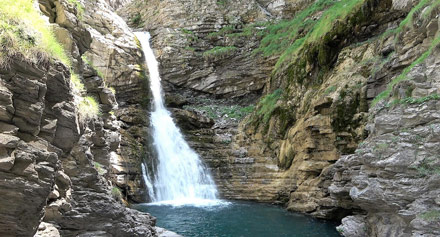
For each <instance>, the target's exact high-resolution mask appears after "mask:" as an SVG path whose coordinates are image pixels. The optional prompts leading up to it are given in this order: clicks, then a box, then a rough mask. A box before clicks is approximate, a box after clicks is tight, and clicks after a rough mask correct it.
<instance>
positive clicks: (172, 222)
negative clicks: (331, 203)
mask: <svg viewBox="0 0 440 237" xmlns="http://www.w3.org/2000/svg"><path fill="white" fill-rule="evenodd" d="M135 208H136V209H138V210H140V211H143V212H148V213H151V214H152V215H154V216H155V217H157V226H160V227H163V228H166V229H169V230H171V231H174V232H176V233H179V234H181V235H184V236H187V237H196V236H200V237H202V236H203V237H211V236H217V237H259V236H261V237H269V236H274V237H278V236H289V237H290V236H297V237H302V236H310V237H333V236H340V235H339V234H338V232H337V231H336V229H335V227H336V223H333V222H328V221H322V220H317V219H314V218H311V217H309V216H305V215H302V214H297V213H291V212H287V211H286V210H284V209H282V208H280V207H277V206H272V205H268V204H258V203H251V202H238V201H229V202H223V203H220V204H216V205H213V206H212V205H208V206H204V207H200V206H199V207H194V206H187V205H183V206H172V205H167V204H166V203H165V204H164V203H162V204H153V205H151V204H140V205H137V206H136V207H135Z"/></svg>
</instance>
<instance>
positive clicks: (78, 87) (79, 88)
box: [70, 72, 86, 93]
mask: <svg viewBox="0 0 440 237" xmlns="http://www.w3.org/2000/svg"><path fill="white" fill-rule="evenodd" d="M70 81H71V82H72V84H73V89H74V90H75V91H76V92H78V93H82V92H84V91H85V90H86V89H85V86H84V84H83V83H82V82H81V79H80V78H79V76H78V74H76V73H73V72H71V74H70Z"/></svg>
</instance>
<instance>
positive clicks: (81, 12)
mask: <svg viewBox="0 0 440 237" xmlns="http://www.w3.org/2000/svg"><path fill="white" fill-rule="evenodd" d="M67 2H68V3H70V4H72V5H74V6H75V7H76V11H77V14H78V15H77V16H78V19H80V20H82V18H83V15H84V7H83V6H82V5H81V3H80V2H79V1H78V0H67Z"/></svg>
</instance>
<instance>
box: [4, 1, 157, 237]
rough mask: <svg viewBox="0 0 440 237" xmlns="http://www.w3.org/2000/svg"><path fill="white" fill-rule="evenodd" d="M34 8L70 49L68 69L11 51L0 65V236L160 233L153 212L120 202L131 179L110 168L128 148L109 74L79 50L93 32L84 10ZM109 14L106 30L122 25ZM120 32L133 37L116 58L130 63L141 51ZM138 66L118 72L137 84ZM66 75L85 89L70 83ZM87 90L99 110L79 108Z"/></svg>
mask: <svg viewBox="0 0 440 237" xmlns="http://www.w3.org/2000/svg"><path fill="white" fill-rule="evenodd" d="M94 4H96V5H93V6H89V5H86V4H84V3H83V7H86V9H88V10H89V9H90V8H92V7H94V9H95V11H94V12H96V13H100V14H101V15H105V14H103V13H102V11H104V10H107V13H110V10H109V9H111V8H110V7H108V5H107V3H105V2H104V1H94ZM99 6H101V7H103V8H102V9H99ZM39 7H40V9H41V11H42V13H43V14H45V15H47V16H48V21H49V22H50V23H53V24H52V27H53V29H54V34H55V36H56V37H57V38H58V39H59V40H60V42H61V43H62V44H63V46H64V48H65V49H66V51H67V52H68V53H69V54H70V56H71V58H72V68H71V69H69V68H67V66H66V65H63V64H61V63H59V62H56V61H47V62H46V61H43V62H41V63H40V64H38V65H36V64H34V63H31V62H29V61H28V60H27V59H26V58H24V57H23V56H22V55H20V54H16V55H15V56H14V57H13V58H9V60H8V63H9V64H8V65H7V66H8V67H7V68H6V69H5V68H1V69H0V79H1V80H0V99H1V101H2V105H1V106H0V110H1V112H0V120H1V122H0V140H1V141H0V153H1V157H0V180H1V181H0V193H1V195H2V201H1V202H0V216H1V218H0V226H1V228H0V235H1V236H33V235H34V234H35V233H36V232H37V230H38V231H39V232H38V234H37V236H56V235H61V236H156V231H155V229H154V225H155V219H154V218H153V217H152V216H150V215H149V214H144V213H140V212H138V211H135V210H132V209H129V208H127V207H126V206H125V205H124V204H123V202H124V199H126V198H127V197H129V196H130V193H129V191H130V190H131V189H129V188H127V186H128V185H127V180H129V179H126V180H124V181H123V182H119V183H118V182H117V181H118V179H117V178H118V175H120V173H118V172H121V173H123V172H126V170H125V167H124V169H123V170H122V171H120V170H117V169H115V168H114V167H120V166H122V165H121V162H120V160H122V159H120V158H119V157H121V156H123V155H124V153H123V151H124V149H123V148H122V149H121V143H122V142H121V138H122V139H124V138H125V137H124V136H122V135H121V133H122V132H123V131H124V130H123V129H121V126H125V128H128V127H129V126H127V125H125V124H124V123H123V122H121V121H120V120H118V118H117V117H116V116H115V115H114V114H115V112H114V111H113V110H116V109H118V108H119V105H118V103H117V101H116V97H115V94H114V92H113V90H112V89H110V88H109V86H108V84H106V81H105V80H106V78H104V77H105V76H104V75H102V74H101V73H100V72H99V70H98V69H97V68H96V67H95V66H94V65H92V64H91V63H90V62H89V60H85V59H86V58H85V57H82V56H83V55H84V53H85V52H86V51H88V50H90V48H91V44H93V42H94V41H95V39H96V37H97V36H96V35H94V34H93V33H92V34H91V33H90V32H91V31H92V28H91V27H90V26H89V25H86V24H85V22H84V19H85V18H86V17H87V15H83V14H88V12H85V13H84V12H81V11H80V9H78V7H77V6H75V5H73V4H71V2H70V1H63V0H61V1H58V0H49V1H44V0H41V1H39ZM98 9H99V10H101V12H100V11H97V10H98ZM90 11H93V10H92V9H90ZM114 16H116V15H115V14H114ZM105 19H106V20H107V21H106V24H107V25H106V26H102V25H101V27H104V28H105V27H107V28H106V29H108V28H109V27H110V26H113V25H116V26H115V28H116V29H119V28H118V27H121V24H122V23H123V21H122V20H120V18H118V19H119V21H117V20H118V19H115V20H114V21H112V19H111V17H107V18H105ZM101 21H104V20H103V19H102V18H101ZM90 22H91V21H90ZM91 24H92V23H91ZM94 26H95V27H96V28H94V30H96V29H97V28H98V29H99V27H98V26H96V25H94ZM123 26H124V25H123ZM123 26H122V27H123ZM125 29H127V31H128V27H127V26H126V25H125ZM115 31H116V30H115ZM115 34H116V33H115ZM119 36H120V37H122V38H123V39H125V40H127V39H131V40H132V41H130V42H131V44H130V47H131V49H132V51H131V52H130V53H127V55H129V56H126V57H121V58H119V61H118V63H120V64H124V65H129V63H128V62H132V61H133V63H134V64H135V63H136V62H137V59H139V60H140V58H141V55H140V53H139V50H138V49H137V48H136V46H135V42H134V39H133V38H131V37H132V34H131V33H127V32H119ZM112 40H114V41H117V39H114V38H112ZM121 41H123V40H121ZM108 47H109V48H111V45H110V46H108ZM121 47H122V46H121ZM130 47H129V46H127V48H130ZM132 52H134V53H133V55H134V56H133V57H131V53H132ZM112 54H113V55H115V53H114V52H112ZM51 60H52V59H51ZM123 60H126V61H123ZM129 68H130V67H129ZM134 68H135V67H131V69H127V68H125V71H126V72H127V73H126V74H123V75H119V76H120V77H125V76H126V77H128V78H132V77H136V79H132V80H128V78H127V81H126V82H125V84H124V85H125V86H127V87H130V86H132V87H138V85H137V84H136V83H139V81H143V78H142V77H141V76H138V72H139V70H136V69H134ZM115 70H122V69H120V68H118V69H115ZM71 73H75V74H76V75H77V76H78V78H79V79H78V80H80V81H82V82H83V83H84V88H80V87H78V85H76V87H74V83H72V81H71ZM129 75H137V76H129ZM119 80H122V79H121V78H119ZM133 81H135V82H133ZM131 83H133V84H135V85H131ZM139 90H142V89H141V88H140V89H139ZM122 91H123V90H122ZM86 96H88V97H86ZM141 96H142V95H141ZM90 97H93V98H94V100H95V101H97V105H96V106H99V108H100V113H99V114H93V111H87V110H84V108H82V107H81V103H82V102H83V101H84V100H86V99H85V98H90ZM133 97H135V96H134V95H133V96H130V97H129V98H133ZM127 100H128V99H127ZM121 104H123V103H121ZM132 159H136V157H132ZM132 163H134V161H132ZM137 168H139V167H138V166H137V165H136V169H137ZM115 170H116V171H115ZM123 174H124V175H125V174H127V173H123ZM134 176H136V172H134ZM133 186H137V187H139V186H140V185H133ZM121 189H122V190H121ZM42 221H44V223H42V224H41V225H40V222H42ZM39 226H40V227H39Z"/></svg>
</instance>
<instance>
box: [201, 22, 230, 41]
mask: <svg viewBox="0 0 440 237" xmlns="http://www.w3.org/2000/svg"><path fill="white" fill-rule="evenodd" d="M233 32H234V27H233V26H230V25H228V26H225V27H223V28H221V29H220V30H219V31H216V32H212V33H209V34H208V35H207V36H206V37H208V38H209V39H213V38H217V37H220V36H225V35H227V34H231V33H233Z"/></svg>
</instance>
